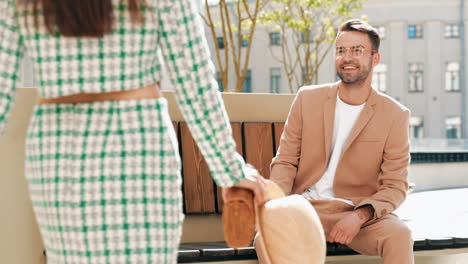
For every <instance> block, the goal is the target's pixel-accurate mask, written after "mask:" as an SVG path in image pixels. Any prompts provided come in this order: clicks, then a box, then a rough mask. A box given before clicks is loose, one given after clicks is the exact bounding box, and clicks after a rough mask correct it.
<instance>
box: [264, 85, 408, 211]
mask: <svg viewBox="0 0 468 264" xmlns="http://www.w3.org/2000/svg"><path fill="white" fill-rule="evenodd" d="M337 88H338V83H335V84H328V85H323V86H318V87H316V86H315V87H312V86H306V87H303V88H301V89H300V90H299V92H298V94H297V96H296V98H295V99H294V102H293V104H292V106H291V110H290V112H289V116H288V120H287V121H286V125H285V128H284V132H283V134H282V136H281V141H280V146H279V149H278V152H277V154H276V157H275V158H274V159H273V161H272V163H271V176H270V178H271V179H272V180H273V181H275V182H276V183H277V184H278V185H279V186H280V187H281V188H282V189H283V191H284V192H285V193H286V194H301V193H303V192H304V191H305V190H306V189H307V188H309V187H310V186H311V185H313V184H315V183H316V182H317V181H318V180H319V179H320V178H321V177H322V175H323V174H324V172H325V170H326V168H327V164H328V160H329V158H330V155H331V150H332V147H331V142H332V135H333V121H334V116H335V105H336V97H337V90H338V89H337ZM409 117H410V111H409V110H408V109H407V108H406V107H404V106H402V105H401V104H399V103H398V102H396V101H395V100H394V99H392V98H390V97H389V96H386V95H384V94H382V93H380V92H377V91H375V90H372V92H371V94H370V96H369V98H368V100H367V102H366V104H365V106H364V109H363V110H362V112H361V115H360V116H359V118H358V120H357V121H356V123H355V125H354V127H353V129H352V131H351V133H350V135H349V138H348V140H347V142H346V144H345V146H344V149H343V154H342V156H341V159H340V161H339V163H338V167H337V169H336V174H335V179H334V182H333V191H334V193H335V197H337V198H342V199H348V200H351V201H353V202H354V204H355V205H356V208H357V207H360V206H363V205H366V204H368V205H371V206H372V207H373V208H374V210H375V214H374V217H373V219H376V218H380V217H382V216H384V215H386V214H389V213H391V212H393V211H394V210H395V209H396V208H397V207H398V206H399V205H400V204H401V203H402V202H403V201H404V199H405V198H406V193H407V190H408V181H407V176H408V165H409V161H410V153H409V138H408V122H409Z"/></svg>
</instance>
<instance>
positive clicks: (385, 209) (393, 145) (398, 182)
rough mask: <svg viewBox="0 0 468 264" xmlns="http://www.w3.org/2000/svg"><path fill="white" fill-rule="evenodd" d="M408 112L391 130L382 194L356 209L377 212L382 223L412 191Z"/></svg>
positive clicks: (380, 179)
mask: <svg viewBox="0 0 468 264" xmlns="http://www.w3.org/2000/svg"><path fill="white" fill-rule="evenodd" d="M409 118H410V111H409V110H408V109H405V110H403V111H402V112H400V113H399V115H398V117H397V119H396V120H395V121H394V122H393V125H392V126H391V129H390V133H389V135H388V137H387V140H386V142H385V147H384V153H383V161H382V164H381V167H380V173H379V175H378V183H379V189H378V191H377V192H376V193H375V194H374V195H372V196H371V197H368V198H367V199H364V200H362V201H361V202H360V203H359V204H358V205H357V206H356V209H357V208H359V207H362V206H364V205H371V206H372V207H373V208H374V215H373V218H371V219H370V220H374V219H378V218H380V217H382V216H385V215H387V214H389V213H391V212H393V211H394V210H396V209H397V208H398V207H399V206H400V205H401V204H402V203H403V201H404V200H405V199H406V195H407V191H408V166H409V163H410V159H411V156H410V144H409V131H408V130H409Z"/></svg>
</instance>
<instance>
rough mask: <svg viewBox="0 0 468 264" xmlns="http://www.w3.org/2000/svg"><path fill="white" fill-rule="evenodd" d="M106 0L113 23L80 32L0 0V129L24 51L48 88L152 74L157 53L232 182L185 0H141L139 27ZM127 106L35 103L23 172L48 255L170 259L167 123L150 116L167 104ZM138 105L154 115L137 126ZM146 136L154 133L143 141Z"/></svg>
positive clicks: (171, 164) (237, 167) (214, 96)
mask: <svg viewBox="0 0 468 264" xmlns="http://www.w3.org/2000/svg"><path fill="white" fill-rule="evenodd" d="M113 1H114V11H115V16H116V25H115V30H114V32H113V33H112V34H109V35H107V36H105V37H104V38H102V39H90V38H64V37H61V36H60V35H59V34H54V35H50V34H48V33H47V32H46V30H45V28H44V26H43V25H42V17H41V16H39V29H38V30H37V31H36V30H35V29H34V27H33V26H32V25H34V23H33V15H32V12H31V10H30V8H29V7H24V6H16V5H15V1H14V0H0V10H1V12H0V133H1V132H2V131H3V126H4V123H5V120H6V117H7V115H8V113H9V111H10V109H11V102H12V99H13V97H14V92H15V88H16V82H17V79H18V75H17V73H18V69H19V61H20V59H21V57H22V56H23V53H24V51H26V52H27V53H28V55H29V56H30V57H31V59H32V61H33V66H34V69H35V74H36V75H37V78H36V79H38V80H39V93H40V95H41V96H42V97H46V98H47V97H57V96H64V95H70V94H76V93H82V92H110V91H120V90H126V89H134V88H138V87H142V86H145V85H148V84H151V83H154V82H157V81H158V80H161V65H163V64H164V66H165V68H166V70H167V72H168V74H169V79H170V80H171V82H172V84H173V88H174V90H175V93H176V99H177V100H176V101H177V103H178V105H179V107H180V109H181V112H182V114H183V116H184V118H185V120H186V121H187V123H188V125H189V128H190V130H191V132H192V135H193V137H194V139H195V141H196V142H197V144H198V146H199V147H200V150H201V152H202V154H203V155H204V158H205V160H206V162H207V163H208V167H209V169H210V171H211V174H212V176H213V178H214V180H215V182H216V183H217V184H218V185H220V186H232V185H233V184H235V183H236V182H238V181H239V180H240V179H242V178H243V177H245V175H244V168H245V164H244V160H243V159H242V157H241V156H240V155H238V154H237V153H236V148H235V143H234V140H233V139H232V133H231V127H230V125H229V122H228V118H227V113H226V111H225V108H224V105H223V102H222V100H221V96H220V93H219V92H218V87H217V83H216V80H215V79H214V67H213V64H212V62H211V61H210V59H209V51H208V45H207V43H206V40H205V36H204V32H203V26H202V24H201V19H200V17H199V16H198V14H197V13H196V11H195V10H196V8H195V5H194V3H193V0H147V1H146V2H147V4H148V8H147V9H146V10H145V12H144V16H145V20H146V23H145V25H144V26H138V25H132V24H131V23H130V16H129V12H128V7H127V6H126V1H120V0H113ZM26 24H28V25H29V27H27V26H26ZM126 109H127V108H125V107H123V106H122V105H121V104H120V103H118V104H111V103H108V104H106V103H101V104H80V105H79V106H74V105H57V106H38V107H37V109H36V114H35V117H34V119H33V122H32V124H31V127H30V133H29V138H28V142H27V145H28V149H27V156H28V160H27V167H28V170H27V174H28V175H27V176H28V179H29V181H30V188H31V198H32V201H33V204H34V207H35V210H36V213H37V217H38V222H39V225H40V227H41V230H42V234H43V237H44V241H45V244H46V247H47V249H48V254H49V260H50V261H51V263H174V262H175V256H176V253H177V252H176V249H177V243H178V241H179V237H180V232H181V230H180V221H182V219H181V217H182V216H180V215H179V211H178V210H180V207H181V203H182V200H181V199H179V197H178V195H179V194H177V193H178V189H177V188H179V187H178V183H177V180H176V179H175V178H178V179H180V177H179V175H178V173H179V168H178V166H176V165H175V164H176V162H175V161H176V160H177V158H176V157H177V155H176V154H171V152H170V150H172V151H173V152H175V151H177V149H176V148H173V147H174V142H172V141H173V139H170V136H169V135H170V134H171V132H170V130H171V129H172V127H170V128H168V127H167V124H166V127H164V126H163V122H162V121H161V119H157V118H156V117H155V116H158V115H165V113H164V112H162V111H163V110H161V109H160V108H158V107H155V108H152V109H151V110H148V109H146V106H144V105H141V106H140V107H137V106H135V107H132V106H129V108H128V111H127V110H126ZM164 111H165V110H164ZM150 113H151V114H150ZM139 115H143V116H142V117H143V120H152V121H154V122H155V123H154V124H152V126H151V125H149V124H146V123H144V124H145V125H144V126H140V127H139V128H136V127H137V126H136V125H137V124H140V125H141V124H142V123H141V122H143V121H141V119H139V117H140V116H139ZM116 116H119V118H117V119H112V118H114V117H116ZM129 116H131V117H132V118H129ZM111 117H112V118H111ZM167 119H168V118H167ZM109 120H112V121H109ZM116 120H120V121H116ZM138 122H140V123H138ZM105 124H107V125H108V126H109V127H108V126H106V125H105ZM160 125H161V126H160ZM149 127H151V129H149ZM147 128H148V129H147ZM138 129H140V130H138ZM158 129H163V130H164V132H161V131H159V130H158ZM164 133H166V137H165V136H164V135H165V134H164ZM155 139H161V142H159V143H156V142H155V144H154V145H152V144H151V143H149V142H150V140H154V141H155ZM143 141H144V142H143ZM151 142H153V141H151ZM171 142H172V143H171ZM158 162H159V163H158ZM158 164H159V165H158ZM157 165H158V166H157ZM158 184H159V185H158ZM143 186H145V187H143ZM151 186H153V187H154V186H159V187H158V188H161V189H160V191H159V192H157V191H156V189H157V188H156V187H154V188H153V187H151ZM169 190H174V192H172V191H169ZM173 195H176V196H177V197H173ZM149 241H151V243H148V242H149ZM134 258H136V260H135V259H134Z"/></svg>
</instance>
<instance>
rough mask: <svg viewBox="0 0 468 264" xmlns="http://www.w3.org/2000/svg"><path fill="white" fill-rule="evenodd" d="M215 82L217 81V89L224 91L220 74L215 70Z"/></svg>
mask: <svg viewBox="0 0 468 264" xmlns="http://www.w3.org/2000/svg"><path fill="white" fill-rule="evenodd" d="M216 82H218V89H219V91H220V92H222V91H224V89H223V81H222V80H221V74H220V73H219V72H216Z"/></svg>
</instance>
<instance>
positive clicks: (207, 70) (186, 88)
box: [156, 0, 245, 187]
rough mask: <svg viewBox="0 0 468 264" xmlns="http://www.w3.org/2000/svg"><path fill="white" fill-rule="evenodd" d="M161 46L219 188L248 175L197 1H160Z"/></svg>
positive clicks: (182, 107) (179, 101)
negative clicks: (235, 138)
mask: <svg viewBox="0 0 468 264" xmlns="http://www.w3.org/2000/svg"><path fill="white" fill-rule="evenodd" d="M156 3H157V6H158V15H159V34H160V40H159V44H160V47H161V51H162V55H163V58H164V64H165V66H166V69H167V72H168V75H169V79H170V81H171V83H172V84H173V87H174V90H175V97H176V101H177V104H178V106H179V108H180V110H181V112H182V115H183V116H184V118H185V121H186V122H187V124H188V127H189V129H190V131H191V133H192V135H193V138H194V139H195V141H196V143H197V145H198V147H199V148H200V151H201V153H202V154H203V157H204V158H205V160H206V162H207V164H208V167H209V170H210V172H211V175H212V177H213V179H214V181H215V182H216V184H217V185H220V186H223V187H229V186H232V185H233V184H235V183H237V182H238V181H240V180H241V179H242V178H244V177H245V174H244V169H245V162H244V160H243V158H242V157H241V156H240V155H239V154H238V153H237V152H236V144H235V142H234V139H233V137H232V131H231V126H230V123H229V119H228V116H227V113H226V110H225V107H224V104H223V101H222V98H221V95H220V92H219V90H218V85H217V82H216V80H215V78H214V66H213V64H212V62H211V59H210V55H209V50H208V44H207V42H206V39H205V34H204V30H203V25H202V23H201V18H200V16H199V14H198V13H197V12H196V6H195V3H194V1H193V0H158V1H157V2H156Z"/></svg>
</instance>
